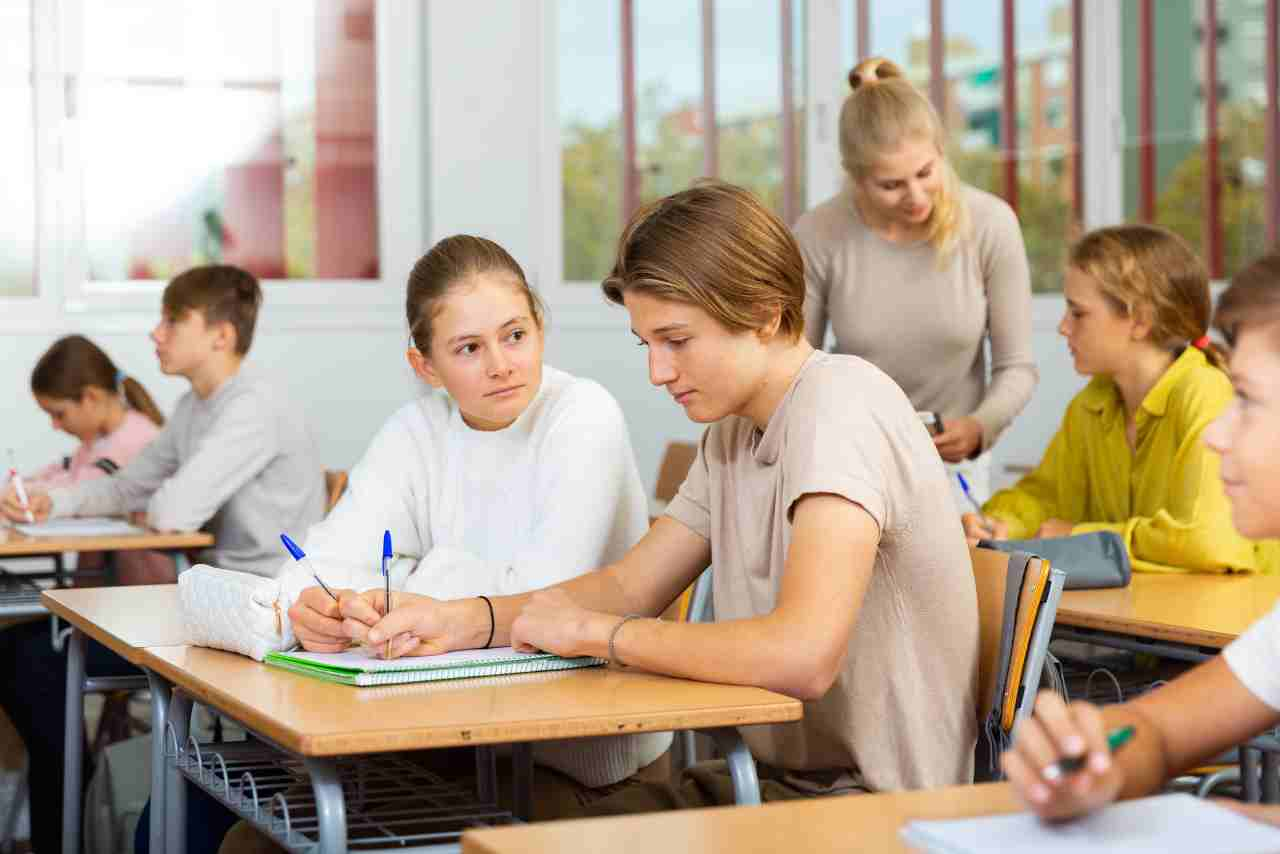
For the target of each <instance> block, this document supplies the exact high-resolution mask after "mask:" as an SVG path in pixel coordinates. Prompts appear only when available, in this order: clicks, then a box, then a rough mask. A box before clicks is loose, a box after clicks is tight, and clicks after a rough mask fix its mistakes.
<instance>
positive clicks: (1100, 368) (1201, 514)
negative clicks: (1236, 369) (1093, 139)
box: [964, 225, 1280, 573]
mask: <svg viewBox="0 0 1280 854" xmlns="http://www.w3.org/2000/svg"><path fill="white" fill-rule="evenodd" d="M1064 291H1065V295H1066V298H1067V310H1066V313H1065V314H1064V315H1063V318H1062V322H1061V323H1059V324H1058V333H1059V334H1060V335H1062V336H1063V337H1064V338H1066V339H1067V349H1068V350H1070V352H1071V356H1072V359H1073V360H1074V361H1075V368H1076V370H1077V371H1078V372H1080V373H1081V374H1084V375H1086V376H1092V377H1093V380H1092V381H1091V382H1090V383H1089V385H1087V386H1086V387H1085V388H1084V390H1082V391H1081V392H1080V393H1079V394H1077V395H1076V396H1075V398H1074V399H1073V400H1072V401H1071V403H1070V404H1069V405H1068V406H1067V412H1066V415H1065V416H1064V417H1063V419H1062V426H1061V427H1060V428H1059V429H1058V433H1057V435H1056V436H1054V437H1053V441H1052V442H1050V444H1049V448H1048V450H1047V451H1046V452H1045V455H1044V459H1043V460H1041V461H1040V465H1039V466H1037V467H1036V469H1035V471H1033V472H1031V473H1030V474H1028V475H1027V476H1026V477H1024V478H1022V480H1020V481H1019V482H1018V483H1017V485H1015V486H1014V487H1013V488H1011V489H1004V490H1001V491H1000V492H997V493H996V494H995V495H993V496H992V497H991V499H990V500H989V501H988V502H987V503H986V504H985V505H983V508H982V511H983V515H982V516H979V515H977V514H976V513H968V514H965V516H964V526H965V533H966V534H967V536H968V537H969V538H970V539H971V540H974V539H1024V538H1027V537H1063V536H1067V535H1070V534H1081V533H1088V532H1090V531H1114V532H1115V533H1117V534H1119V535H1120V536H1121V537H1123V538H1124V542H1125V546H1126V548H1127V549H1128V551H1129V557H1130V560H1131V562H1132V565H1133V568H1134V569H1135V570H1138V571H1146V572H1229V571H1256V572H1267V573H1270V572H1275V571H1276V569H1277V567H1280V542H1277V541H1266V542H1253V541H1251V540H1248V539H1245V538H1244V537H1242V536H1241V535H1240V534H1239V533H1237V532H1236V530H1235V529H1234V528H1233V527H1232V525H1231V507H1230V505H1229V504H1228V502H1227V498H1226V495H1225V494H1224V493H1223V490H1222V483H1221V480H1220V479H1219V476H1218V468H1219V459H1218V455H1217V454H1216V453H1214V452H1213V451H1211V450H1210V449H1209V448H1207V447H1205V445H1204V443H1203V442H1202V441H1201V435H1202V433H1203V432H1204V429H1205V428H1206V427H1207V426H1208V425H1209V423H1210V422H1211V421H1213V420H1214V419H1215V418H1217V417H1218V416H1219V415H1220V414H1221V413H1222V411H1223V410H1224V409H1225V408H1226V407H1227V404H1228V403H1229V402H1230V400H1231V382H1230V380H1229V379H1228V377H1227V374H1226V373H1225V368H1224V361H1223V357H1222V354H1221V353H1220V352H1219V351H1218V349H1217V348H1216V347H1215V346H1214V345H1213V344H1211V343H1210V342H1209V338H1208V336H1207V334H1206V333H1207V331H1208V327H1209V315H1210V310H1211V299H1210V295H1209V278H1208V275H1207V273H1206V271H1205V268H1204V265H1203V264H1202V263H1201V262H1200V259H1199V258H1197V257H1196V255H1195V253H1194V252H1192V251H1191V248H1190V247H1188V246H1187V244H1186V243H1185V242H1184V241H1183V240H1182V239H1181V238H1179V237H1177V236H1176V235H1174V234H1172V233H1171V232H1168V231H1165V230H1164V229H1161V228H1157V227H1155V226H1150V225H1121V226H1114V227H1111V228H1103V229H1098V230H1097V231H1093V232H1090V233H1089V234H1087V235H1085V236H1084V237H1083V238H1082V239H1081V240H1080V241H1079V242H1078V243H1077V244H1076V245H1075V246H1074V247H1072V250H1071V255H1070V258H1069V260H1068V265H1067V271H1066V282H1065V285H1064Z"/></svg>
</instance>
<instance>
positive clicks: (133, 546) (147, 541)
mask: <svg viewBox="0 0 1280 854" xmlns="http://www.w3.org/2000/svg"><path fill="white" fill-rule="evenodd" d="M211 545H213V535H212V534H206V533H205V532H203V531H196V532H194V533H190V534H162V533H160V532H159V531H146V532H145V533H142V534H122V535H119V536H111V537H30V536H27V535H26V534H23V533H21V532H20V531H18V530H17V529H16V528H10V527H0V558H4V557H36V556H40V555H51V554H61V553H62V552H127V551H137V550H139V549H154V550H156V551H176V550H185V549H201V548H206V547H208V546H211Z"/></svg>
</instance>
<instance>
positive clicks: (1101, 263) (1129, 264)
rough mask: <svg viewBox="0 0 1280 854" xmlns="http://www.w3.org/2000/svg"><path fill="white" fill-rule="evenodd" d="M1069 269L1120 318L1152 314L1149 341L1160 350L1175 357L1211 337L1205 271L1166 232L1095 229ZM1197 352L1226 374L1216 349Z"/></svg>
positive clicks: (1074, 251)
mask: <svg viewBox="0 0 1280 854" xmlns="http://www.w3.org/2000/svg"><path fill="white" fill-rule="evenodd" d="M1067 263H1068V265H1070V266H1071V267H1074V268H1075V269H1077V270H1079V271H1080V272H1082V273H1084V274H1085V275H1087V276H1088V277H1089V278H1091V279H1093V280H1094V281H1095V282H1096V283H1097V284H1098V288H1099V290H1101V291H1102V295H1103V296H1104V297H1105V298H1106V299H1107V301H1108V302H1109V303H1111V305H1112V306H1113V307H1114V308H1115V309H1116V311H1117V312H1119V313H1120V314H1121V315H1124V316H1129V315H1132V314H1133V312H1135V311H1138V310H1145V311H1148V312H1150V315H1151V317H1150V319H1151V335H1150V340H1151V343H1153V344H1155V345H1156V346H1158V347H1163V348H1165V349H1167V350H1173V351H1176V350H1179V349H1180V348H1182V347H1185V346H1187V345H1188V344H1191V343H1192V342H1196V341H1199V340H1200V339H1201V338H1203V337H1204V336H1205V335H1206V334H1207V333H1208V331H1209V318H1210V315H1211V313H1212V311H1213V300H1212V297H1211V296H1210V293H1209V271H1208V270H1207V269H1206V268H1205V266H1204V262H1203V261H1201V260H1200V257H1199V256H1198V255H1196V253H1195V251H1194V250H1193V249H1192V248H1191V247H1190V246H1189V245H1188V244H1187V242H1186V241H1185V240H1183V239H1182V238H1181V237H1179V236H1178V235H1176V234H1174V233H1173V232H1172V231H1169V230H1168V229H1164V228H1160V227H1159V226H1156V225H1146V224H1142V223H1133V224H1129V225H1113V226H1109V227H1107V228H1099V229H1095V230H1093V231H1091V232H1089V233H1088V234H1086V235H1085V236H1084V237H1082V238H1080V239H1079V240H1078V241H1076V243H1075V245H1074V246H1072V247H1071V252H1070V255H1069V256H1068V260H1067ZM1200 349H1202V350H1203V351H1204V354H1205V357H1206V358H1207V359H1208V360H1209V363H1210V364H1211V365H1213V366H1215V367H1217V368H1222V369H1223V370H1225V369H1226V358H1225V355H1224V354H1223V353H1222V351H1221V350H1219V349H1218V348H1217V346H1216V345H1214V344H1212V343H1206V344H1204V346H1203V347H1201V348H1200Z"/></svg>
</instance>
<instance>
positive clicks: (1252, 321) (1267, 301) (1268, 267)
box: [1213, 249, 1280, 346]
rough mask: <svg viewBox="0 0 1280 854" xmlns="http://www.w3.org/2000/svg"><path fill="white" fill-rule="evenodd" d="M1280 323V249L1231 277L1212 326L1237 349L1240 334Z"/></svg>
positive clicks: (1219, 302)
mask: <svg viewBox="0 0 1280 854" xmlns="http://www.w3.org/2000/svg"><path fill="white" fill-rule="evenodd" d="M1277 320H1280V249H1278V250H1272V251H1271V252H1268V253H1267V254H1266V255H1263V256H1262V257H1260V258H1257V259H1255V260H1254V261H1253V262H1252V263H1250V264H1248V265H1247V266H1246V267H1245V268H1244V269H1242V270H1240V271H1239V272H1237V273H1236V274H1235V275H1234V276H1232V277H1231V284H1230V285H1229V286H1228V287H1227V289H1226V290H1225V291H1223V292H1222V296H1220V297H1219V298H1218V310H1217V311H1216V312H1215V313H1214V315H1213V326H1214V328H1215V329H1217V330H1218V331H1219V332H1221V333H1222V337H1223V338H1225V339H1226V341H1227V343H1228V344H1230V345H1232V346H1235V343H1236V339H1237V338H1239V337H1240V332H1241V331H1242V330H1244V329H1248V328H1249V327H1256V326H1263V325H1270V324H1272V323H1275V322H1276V321H1277Z"/></svg>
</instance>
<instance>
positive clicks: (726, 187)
mask: <svg viewBox="0 0 1280 854" xmlns="http://www.w3.org/2000/svg"><path fill="white" fill-rule="evenodd" d="M602 288H603V290H604V295H605V298H606V299H608V300H609V301H610V302H614V303H617V304H618V305H622V304H623V300H622V297H623V294H624V293H626V292H627V291H634V292H637V293H645V294H649V295H651V296H654V297H656V298H658V299H665V300H674V301H676V302H683V303H689V304H692V305H695V306H697V307H699V308H701V309H702V310H703V311H705V312H707V314H709V315H711V316H712V317H713V318H715V319H716V320H717V321H719V322H720V323H721V324H722V325H723V326H724V327H726V328H727V329H730V330H733V331H735V332H745V331H753V330H757V329H763V328H765V327H766V326H768V325H769V324H770V323H771V322H772V321H773V319H774V318H775V317H778V318H779V326H778V331H779V333H781V334H783V335H786V336H788V337H789V338H791V339H792V340H797V339H799V338H800V336H801V335H802V334H803V333H804V311H803V306H804V261H803V260H802V258H801V256H800V247H799V245H797V243H796V241H795V238H794V237H792V235H791V230H790V229H788V228H787V227H786V225H785V224H784V223H783V222H782V220H781V219H779V218H778V217H777V216H776V215H775V214H774V213H773V212H772V211H770V210H769V209H768V208H767V207H765V206H764V205H763V204H762V203H761V202H760V200H759V199H757V198H756V197H755V196H754V195H752V194H751V193H750V192H748V191H747V190H744V189H742V188H741V187H736V186H734V185H733V184H728V183H725V182H723V181H714V180H704V181H699V182H697V183H696V184H694V185H693V186H692V187H690V188H689V189H687V190H684V191H682V192H679V193H676V194H674V195H671V196H667V197H666V198H664V199H659V200H657V201H655V202H651V203H650V204H648V205H645V206H644V207H643V208H641V209H640V210H638V211H637V212H636V213H635V215H634V216H632V217H631V221H630V222H629V223H627V227H626V228H625V229H624V230H623V232H622V236H621V237H620V238H619V239H618V251H617V256H616V259H615V261H614V265H613V271H612V272H611V273H610V274H609V277H608V278H607V279H605V280H604V283H603V285H602Z"/></svg>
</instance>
